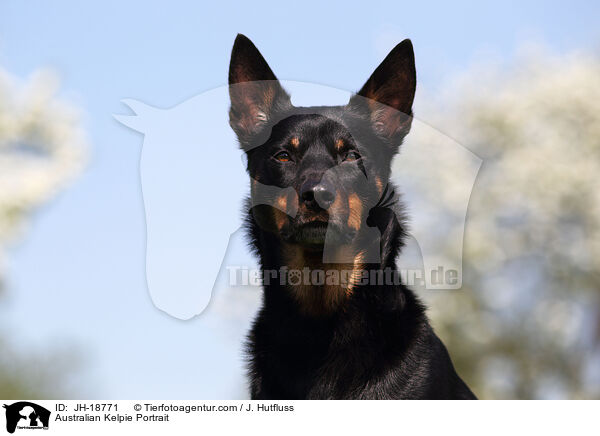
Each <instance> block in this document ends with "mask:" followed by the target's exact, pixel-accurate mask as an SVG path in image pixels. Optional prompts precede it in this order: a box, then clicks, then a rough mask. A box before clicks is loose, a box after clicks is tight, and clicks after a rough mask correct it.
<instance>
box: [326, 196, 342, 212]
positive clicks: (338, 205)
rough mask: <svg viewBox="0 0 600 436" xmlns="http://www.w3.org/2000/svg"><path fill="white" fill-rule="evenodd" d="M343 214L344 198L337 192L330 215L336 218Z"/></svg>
mask: <svg viewBox="0 0 600 436" xmlns="http://www.w3.org/2000/svg"><path fill="white" fill-rule="evenodd" d="M342 212H343V211H342V196H341V195H340V193H339V192H338V191H335V200H334V201H333V203H332V204H331V206H329V214H330V215H332V216H335V215H340V214H341V213H342Z"/></svg>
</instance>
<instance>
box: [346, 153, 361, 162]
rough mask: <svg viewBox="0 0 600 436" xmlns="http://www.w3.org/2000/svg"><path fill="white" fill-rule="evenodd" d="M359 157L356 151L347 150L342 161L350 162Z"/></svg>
mask: <svg viewBox="0 0 600 436" xmlns="http://www.w3.org/2000/svg"><path fill="white" fill-rule="evenodd" d="M359 159H360V154H358V152H357V151H349V152H348V153H347V154H346V157H345V158H344V162H352V161H355V160H359Z"/></svg>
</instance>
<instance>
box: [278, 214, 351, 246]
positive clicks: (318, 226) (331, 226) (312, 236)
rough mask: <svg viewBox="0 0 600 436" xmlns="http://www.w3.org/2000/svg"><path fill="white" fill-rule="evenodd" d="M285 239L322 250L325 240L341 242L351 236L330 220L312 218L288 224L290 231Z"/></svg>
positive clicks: (333, 242) (330, 242) (335, 242)
mask: <svg viewBox="0 0 600 436" xmlns="http://www.w3.org/2000/svg"><path fill="white" fill-rule="evenodd" d="M286 236H287V237H286V238H285V239H287V240H288V242H292V243H296V244H300V245H302V246H304V247H306V248H308V249H312V250H322V249H323V247H324V245H325V242H326V241H327V243H328V244H342V243H344V240H345V239H349V238H352V236H353V235H350V234H348V232H342V231H341V229H340V227H339V226H338V225H337V224H336V223H335V222H332V221H321V220H313V221H309V222H306V223H295V225H292V226H290V232H289V233H288V234H287V235H286Z"/></svg>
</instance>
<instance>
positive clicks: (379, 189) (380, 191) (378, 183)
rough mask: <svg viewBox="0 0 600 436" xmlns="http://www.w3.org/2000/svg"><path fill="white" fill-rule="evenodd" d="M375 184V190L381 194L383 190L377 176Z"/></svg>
mask: <svg viewBox="0 0 600 436" xmlns="http://www.w3.org/2000/svg"><path fill="white" fill-rule="evenodd" d="M375 186H377V191H379V193H380V194H381V193H382V192H383V183H382V182H381V179H380V178H379V177H377V176H376V177H375Z"/></svg>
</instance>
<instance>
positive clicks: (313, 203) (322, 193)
mask: <svg viewBox="0 0 600 436" xmlns="http://www.w3.org/2000/svg"><path fill="white" fill-rule="evenodd" d="M300 199H301V200H302V202H303V203H304V204H305V205H306V207H307V208H309V209H313V210H316V209H319V208H321V209H329V206H331V204H332V203H333V201H334V200H335V189H334V188H333V186H332V185H331V184H330V183H328V182H326V181H325V180H321V181H320V182H316V181H314V180H307V181H306V182H304V184H303V185H302V188H301V189H300Z"/></svg>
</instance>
